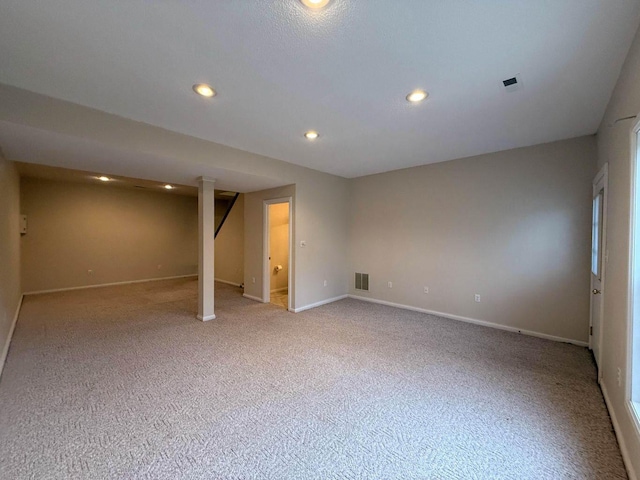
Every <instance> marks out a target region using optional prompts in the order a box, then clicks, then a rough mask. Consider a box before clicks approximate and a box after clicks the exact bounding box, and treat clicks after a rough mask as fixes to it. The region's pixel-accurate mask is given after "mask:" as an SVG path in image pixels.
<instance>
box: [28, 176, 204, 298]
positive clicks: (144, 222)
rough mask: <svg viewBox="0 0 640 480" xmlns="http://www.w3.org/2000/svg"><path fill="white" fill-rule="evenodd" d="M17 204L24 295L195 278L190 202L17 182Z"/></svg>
mask: <svg viewBox="0 0 640 480" xmlns="http://www.w3.org/2000/svg"><path fill="white" fill-rule="evenodd" d="M21 201H22V210H23V213H24V214H26V215H27V216H28V223H29V229H28V233H27V234H26V235H24V236H23V237H22V278H23V283H22V286H23V289H24V291H25V292H31V291H39V290H48V289H58V288H68V287H78V286H86V285H96V284H104V283H112V282H122V281H132V280H142V279H150V278H160V277H169V276H175V275H187V274H195V273H197V264H198V256H197V245H198V217H197V209H198V206H197V198H195V197H188V196H183V195H175V194H167V193H160V192H157V193H156V192H146V191H138V190H133V189H126V188H118V187H113V186H108V185H102V184H99V185H87V184H79V183H67V182H56V181H50V180H41V179H32V178H23V179H22V181H21ZM158 265H161V267H160V268H158ZM88 270H92V271H93V273H92V274H91V275H89V274H88Z"/></svg>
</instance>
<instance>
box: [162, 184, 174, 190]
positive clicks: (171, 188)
mask: <svg viewBox="0 0 640 480" xmlns="http://www.w3.org/2000/svg"><path fill="white" fill-rule="evenodd" d="M164 188H166V189H167V190H173V189H174V186H173V185H169V184H167V185H165V186H164Z"/></svg>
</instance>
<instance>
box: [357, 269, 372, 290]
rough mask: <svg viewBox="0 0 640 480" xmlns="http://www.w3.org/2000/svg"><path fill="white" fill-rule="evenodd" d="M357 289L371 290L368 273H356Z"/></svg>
mask: <svg viewBox="0 0 640 480" xmlns="http://www.w3.org/2000/svg"><path fill="white" fill-rule="evenodd" d="M356 290H367V291H368V290H369V274H368V273H356Z"/></svg>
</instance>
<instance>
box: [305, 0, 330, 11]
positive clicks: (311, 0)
mask: <svg viewBox="0 0 640 480" xmlns="http://www.w3.org/2000/svg"><path fill="white" fill-rule="evenodd" d="M330 1H331V0H300V3H302V4H303V5H304V6H305V7H308V8H312V9H313V10H318V9H319V8H323V7H326V6H327V4H328V3H329V2H330Z"/></svg>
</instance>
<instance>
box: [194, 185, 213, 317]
mask: <svg viewBox="0 0 640 480" xmlns="http://www.w3.org/2000/svg"><path fill="white" fill-rule="evenodd" d="M214 184H215V180H214V179H213V178H207V177H200V178H199V179H198V320H202V321H203V322H204V321H206V320H213V319H214V318H216V316H215V314H214V311H213V306H214V301H213V295H214V289H215V282H214V262H215V255H214V239H215V235H216V215H215V193H214Z"/></svg>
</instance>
